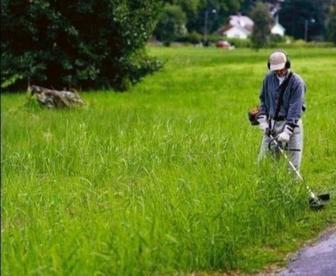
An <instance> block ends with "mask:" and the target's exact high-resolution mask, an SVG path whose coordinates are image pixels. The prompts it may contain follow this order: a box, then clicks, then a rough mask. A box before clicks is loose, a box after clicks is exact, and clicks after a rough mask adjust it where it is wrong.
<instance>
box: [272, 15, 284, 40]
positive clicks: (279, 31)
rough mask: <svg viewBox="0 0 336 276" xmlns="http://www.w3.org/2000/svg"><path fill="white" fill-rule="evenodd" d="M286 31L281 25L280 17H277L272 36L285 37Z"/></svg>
mask: <svg viewBox="0 0 336 276" xmlns="http://www.w3.org/2000/svg"><path fill="white" fill-rule="evenodd" d="M285 31H286V29H285V28H284V27H282V26H281V25H280V23H279V17H278V15H276V17H275V24H274V25H273V27H272V29H271V34H274V35H280V36H284V35H285Z"/></svg>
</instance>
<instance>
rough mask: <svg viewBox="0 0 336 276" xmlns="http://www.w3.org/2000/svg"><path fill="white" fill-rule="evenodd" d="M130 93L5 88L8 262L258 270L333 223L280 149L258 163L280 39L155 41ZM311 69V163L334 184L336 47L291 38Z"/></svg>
mask: <svg viewBox="0 0 336 276" xmlns="http://www.w3.org/2000/svg"><path fill="white" fill-rule="evenodd" d="M149 50H150V53H151V54H152V55H155V56H158V57H160V58H161V59H162V60H165V61H166V64H165V67H164V69H163V70H161V71H160V72H158V73H156V74H154V75H152V76H149V77H147V78H146V79H145V80H144V81H143V82H142V83H141V84H139V85H137V86H135V87H133V88H132V90H131V91H130V92H128V93H109V92H108V91H105V92H101V93H96V92H87V93H83V94H82V96H83V98H84V99H85V101H86V103H87V106H86V107H85V108H82V109H73V110H69V111H67V110H46V109H41V108H39V107H38V106H36V105H34V104H27V99H26V96H25V95H24V94H15V95H11V94H3V95H2V96H1V104H2V108H1V112H2V114H1V115H2V116H1V118H2V129H1V135H2V228H1V229H2V258H1V262H2V263H1V272H2V275H151V274H159V275H161V274H162V273H163V274H173V273H178V274H185V273H189V272H207V273H210V272H214V271H217V272H219V271H236V272H237V271H242V272H247V273H249V272H255V271H258V270H262V269H264V268H265V267H267V266H269V265H270V264H277V265H282V264H284V257H285V255H286V253H288V252H290V251H293V250H296V249H297V248H298V247H299V246H300V245H301V244H302V243H303V242H304V241H305V240H307V239H309V238H312V237H314V235H316V234H317V233H318V231H321V230H323V229H324V228H326V227H328V225H331V224H335V223H336V204H335V202H332V203H331V204H330V205H329V206H328V208H327V209H325V210H324V211H322V212H312V211H310V210H309V209H308V206H307V192H306V190H305V189H304V188H303V185H300V184H299V183H295V182H294V181H293V180H292V178H291V176H290V175H288V174H287V169H286V164H285V162H284V161H283V160H282V161H280V162H275V161H273V160H269V162H264V163H262V164H257V162H256V159H257V154H258V150H259V146H260V140H261V131H260V130H259V129H258V128H256V127H252V126H250V125H249V123H248V121H247V110H248V109H249V108H250V107H251V106H253V105H255V104H257V103H258V94H259V89H260V85H261V81H262V78H263V76H264V74H265V73H266V58H267V56H268V54H269V53H270V50H262V51H259V52H254V51H251V50H235V51H223V50H218V49H213V48H212V49H200V48H176V49H163V48H151V49H149ZM289 54H290V57H291V59H292V65H293V69H294V71H296V72H298V73H300V74H301V76H302V77H303V78H304V79H305V80H306V83H307V87H308V92H307V94H306V101H307V106H308V111H307V112H306V114H305V115H304V124H305V149H304V158H303V165H302V174H303V176H304V177H305V179H306V182H307V183H308V184H309V185H311V186H312V188H313V189H314V190H315V191H317V192H322V191H330V192H331V193H332V195H335V194H336V184H335V183H336V166H335V164H336V138H335V137H336V128H335V126H336V94H335V92H336V78H335V71H336V59H335V56H336V49H335V48H333V49H291V50H289Z"/></svg>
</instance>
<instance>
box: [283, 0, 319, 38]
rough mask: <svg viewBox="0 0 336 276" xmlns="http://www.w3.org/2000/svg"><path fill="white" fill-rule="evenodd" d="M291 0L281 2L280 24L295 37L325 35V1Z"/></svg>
mask: <svg viewBox="0 0 336 276" xmlns="http://www.w3.org/2000/svg"><path fill="white" fill-rule="evenodd" d="M316 2H317V1H316V0H291V1H285V2H284V3H283V6H282V9H281V10H280V13H279V21H280V24H281V25H283V26H284V28H285V29H286V33H287V34H288V35H291V36H293V37H295V38H301V39H304V38H307V39H308V40H311V39H313V38H315V39H323V37H324V35H325V23H324V22H325V18H326V9H325V3H326V1H321V3H319V4H318V3H316Z"/></svg>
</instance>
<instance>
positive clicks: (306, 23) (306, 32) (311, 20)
mask: <svg viewBox="0 0 336 276" xmlns="http://www.w3.org/2000/svg"><path fill="white" fill-rule="evenodd" d="M309 23H312V24H314V23H315V19H314V18H311V19H309V20H308V19H305V24H304V40H305V41H306V42H308V28H309Z"/></svg>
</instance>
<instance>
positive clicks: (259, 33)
mask: <svg viewBox="0 0 336 276" xmlns="http://www.w3.org/2000/svg"><path fill="white" fill-rule="evenodd" d="M251 18H252V20H253V21H254V26H253V31H252V35H251V42H252V46H253V48H255V49H259V48H262V47H265V46H266V45H267V44H268V40H269V37H270V34H271V24H272V17H271V15H270V13H269V11H268V7H267V5H266V4H263V3H262V2H257V3H256V5H255V6H254V8H253V9H252V11H251Z"/></svg>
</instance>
